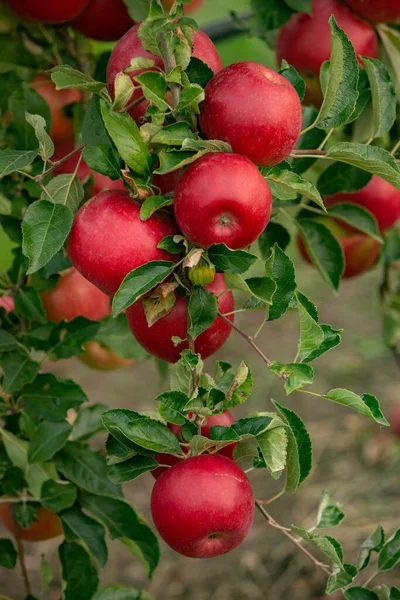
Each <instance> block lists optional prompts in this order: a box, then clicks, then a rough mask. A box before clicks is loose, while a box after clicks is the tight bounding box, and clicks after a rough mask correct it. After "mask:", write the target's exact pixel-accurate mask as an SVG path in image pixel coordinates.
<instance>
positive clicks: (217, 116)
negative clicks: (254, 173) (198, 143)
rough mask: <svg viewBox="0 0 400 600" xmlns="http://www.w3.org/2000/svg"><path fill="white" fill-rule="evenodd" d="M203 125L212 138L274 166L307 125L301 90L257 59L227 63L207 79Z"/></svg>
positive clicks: (258, 160) (250, 157)
mask: <svg viewBox="0 0 400 600" xmlns="http://www.w3.org/2000/svg"><path fill="white" fill-rule="evenodd" d="M205 94H206V98H205V100H204V102H203V103H202V105H201V107H200V108H201V114H200V126H201V129H202V130H203V132H204V133H205V135H206V136H207V137H208V138H209V139H218V140H223V141H224V142H228V143H229V144H230V145H231V146H232V149H233V151H234V152H237V153H238V154H243V156H246V157H247V158H249V159H250V160H252V161H253V162H254V163H256V164H257V165H260V166H262V167H271V166H273V165H276V164H278V163H280V162H281V161H282V160H284V159H285V158H286V157H287V156H288V155H289V154H290V152H291V151H292V150H293V148H294V147H295V145H296V143H297V140H298V139H299V136H300V131H301V104H300V99H299V96H298V94H297V92H296V90H295V89H294V87H293V86H292V84H291V83H289V81H287V79H285V78H284V77H282V75H279V73H275V71H273V70H272V69H269V68H268V67H265V66H264V65H260V64H258V63H255V62H239V63H235V64H233V65H229V67H225V68H224V69H222V71H220V72H219V73H217V75H215V76H214V77H213V78H212V79H211V80H210V81H209V82H208V84H207V86H206V89H205Z"/></svg>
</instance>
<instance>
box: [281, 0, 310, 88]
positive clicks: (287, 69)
mask: <svg viewBox="0 0 400 600" xmlns="http://www.w3.org/2000/svg"><path fill="white" fill-rule="evenodd" d="M292 1H293V0H292ZM306 1H308V0H306ZM286 4H288V2H287V3H286ZM278 73H280V74H281V75H282V76H283V77H284V78H285V79H287V80H288V81H289V82H290V83H291V84H292V86H293V87H294V89H295V90H296V92H297V93H298V95H299V98H300V100H303V99H304V95H305V93H306V83H305V81H304V79H303V78H302V77H301V76H300V75H299V73H298V72H297V71H296V69H295V68H294V67H292V65H289V63H288V62H287V61H286V60H283V61H282V65H281V68H280V69H279V71H278Z"/></svg>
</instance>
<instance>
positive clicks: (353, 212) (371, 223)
mask: <svg viewBox="0 0 400 600" xmlns="http://www.w3.org/2000/svg"><path fill="white" fill-rule="evenodd" d="M328 213H329V215H331V216H332V217H335V219H338V220H339V221H343V222H344V223H347V224H348V225H351V226H352V227H355V228H356V229H359V231H362V232H363V233H366V234H367V235H369V236H370V237H372V238H374V239H375V240H377V241H378V242H380V243H381V244H382V243H383V239H382V236H381V234H380V233H379V227H378V222H377V220H376V218H375V217H374V215H373V214H372V213H370V212H369V210H367V209H366V208H364V207H363V206H358V205H357V204H352V203H346V202H341V203H339V204H335V205H334V206H331V207H330V208H329V209H328Z"/></svg>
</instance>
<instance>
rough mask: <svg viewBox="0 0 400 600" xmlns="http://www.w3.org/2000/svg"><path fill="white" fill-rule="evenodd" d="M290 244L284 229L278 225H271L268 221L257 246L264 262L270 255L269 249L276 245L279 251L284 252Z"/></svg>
mask: <svg viewBox="0 0 400 600" xmlns="http://www.w3.org/2000/svg"><path fill="white" fill-rule="evenodd" d="M289 242H290V233H289V232H288V230H287V229H285V227H283V226H282V225H280V224H279V223H273V222H272V221H270V222H269V223H268V225H267V227H266V228H265V229H264V231H263V233H262V234H261V235H260V237H259V238H258V246H259V248H260V252H261V256H262V258H263V259H264V260H266V259H267V258H268V257H269V255H270V253H271V248H272V247H273V246H274V244H277V245H278V246H279V248H281V250H285V249H286V247H287V246H288V245H289Z"/></svg>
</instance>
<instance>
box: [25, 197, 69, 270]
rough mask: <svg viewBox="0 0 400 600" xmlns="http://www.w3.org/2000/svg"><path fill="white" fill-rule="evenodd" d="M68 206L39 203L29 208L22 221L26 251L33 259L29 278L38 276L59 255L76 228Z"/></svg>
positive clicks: (42, 201)
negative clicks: (73, 225)
mask: <svg viewBox="0 0 400 600" xmlns="http://www.w3.org/2000/svg"><path fill="white" fill-rule="evenodd" d="M72 220H73V217H72V213H71V211H70V210H69V208H68V207H67V206H64V205H62V204H53V203H52V202H48V201H47V200H39V201H38V202H34V203H33V204H31V205H30V206H28V208H27V210H26V212H25V215H24V219H23V221H22V235H23V243H22V251H23V253H24V255H25V256H26V257H27V258H28V259H29V263H30V267H29V269H28V275H29V274H32V273H36V271H38V270H39V269H40V268H41V267H43V266H44V265H46V264H47V263H48V262H49V260H50V259H51V258H52V257H53V256H54V255H55V254H56V252H58V251H59V250H60V248H61V246H62V245H63V244H64V242H65V240H66V238H67V235H68V234H69V232H70V229H71V227H72Z"/></svg>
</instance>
